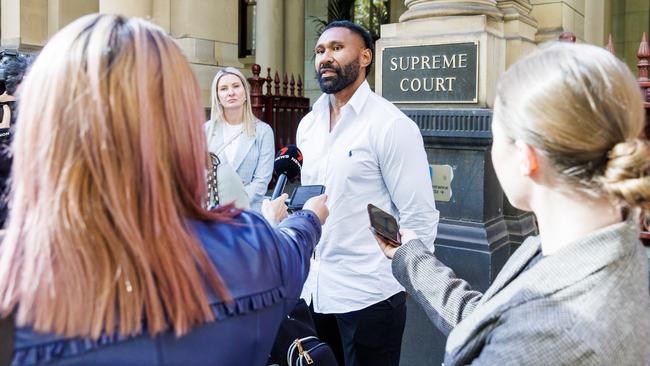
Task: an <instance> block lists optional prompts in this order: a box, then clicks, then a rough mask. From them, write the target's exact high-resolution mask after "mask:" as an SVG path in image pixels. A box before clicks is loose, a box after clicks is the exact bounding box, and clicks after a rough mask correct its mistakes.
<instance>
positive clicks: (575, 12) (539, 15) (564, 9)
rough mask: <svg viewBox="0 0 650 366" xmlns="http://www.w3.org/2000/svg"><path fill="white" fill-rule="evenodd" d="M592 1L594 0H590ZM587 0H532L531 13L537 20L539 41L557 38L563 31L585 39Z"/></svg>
mask: <svg viewBox="0 0 650 366" xmlns="http://www.w3.org/2000/svg"><path fill="white" fill-rule="evenodd" d="M589 1H592V0H589ZM585 2H586V1H585V0H531V1H530V3H531V5H532V6H533V10H532V11H531V15H532V17H533V18H535V19H536V20H537V23H538V31H537V35H536V37H535V41H536V42H537V43H542V42H546V41H551V40H556V39H558V36H559V35H560V33H562V32H572V33H573V34H575V35H576V37H577V38H578V40H579V41H583V42H584V41H585Z"/></svg>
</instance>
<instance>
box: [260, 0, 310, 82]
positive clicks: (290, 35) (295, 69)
mask: <svg viewBox="0 0 650 366" xmlns="http://www.w3.org/2000/svg"><path fill="white" fill-rule="evenodd" d="M260 2H261V1H260ZM260 2H258V4H259V3H260ZM258 6H259V5H258ZM284 13H285V22H284V34H285V35H286V36H285V42H284V66H285V71H286V73H287V75H289V78H291V74H293V75H294V77H295V78H296V82H298V75H300V77H301V78H304V77H305V72H304V68H305V64H304V62H305V59H304V58H303V56H304V53H305V0H285V3H284ZM257 14H258V16H260V15H259V14H260V13H259V12H258V13H257ZM258 37H259V36H258ZM257 44H258V45H259V42H258V43H257ZM256 52H257V51H256ZM257 60H258V62H259V58H258V59H257Z"/></svg>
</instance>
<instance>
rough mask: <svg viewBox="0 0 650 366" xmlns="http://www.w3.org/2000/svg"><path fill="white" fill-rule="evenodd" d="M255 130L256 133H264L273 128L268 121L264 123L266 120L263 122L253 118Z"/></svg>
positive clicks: (271, 130)
mask: <svg viewBox="0 0 650 366" xmlns="http://www.w3.org/2000/svg"><path fill="white" fill-rule="evenodd" d="M255 132H257V133H260V132H264V133H268V132H271V133H273V129H272V128H271V125H269V124H268V123H266V122H264V121H262V120H260V119H257V120H255Z"/></svg>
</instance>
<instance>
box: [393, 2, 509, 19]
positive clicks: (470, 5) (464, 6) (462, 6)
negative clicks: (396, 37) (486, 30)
mask: <svg viewBox="0 0 650 366" xmlns="http://www.w3.org/2000/svg"><path fill="white" fill-rule="evenodd" d="M404 5H406V6H407V7H408V10H407V11H406V12H405V13H404V14H402V16H401V17H400V18H399V21H400V22H406V21H409V20H415V19H428V18H432V17H442V16H453V15H487V16H493V17H496V18H500V17H501V12H499V9H497V6H496V5H497V2H496V0H460V1H449V0H406V1H404Z"/></svg>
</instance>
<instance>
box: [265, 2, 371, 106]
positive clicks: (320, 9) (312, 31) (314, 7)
mask: <svg viewBox="0 0 650 366" xmlns="http://www.w3.org/2000/svg"><path fill="white" fill-rule="evenodd" d="M305 14H310V15H312V16H314V17H317V18H318V19H321V20H323V21H327V2H326V1H321V0H305ZM304 21H305V41H304V42H305V48H304V50H305V51H304V52H305V53H304V62H305V68H304V70H305V75H304V80H303V83H304V94H305V97H306V98H309V100H310V104H313V103H314V102H315V101H316V99H318V97H319V96H320V95H321V94H322V92H321V90H320V87H319V86H318V81H317V80H316V71H315V68H314V47H315V46H316V41H317V40H318V26H317V25H316V23H315V22H314V21H313V20H312V19H311V18H310V19H307V18H305V20H304ZM373 67H374V66H373ZM262 71H263V72H262V74H264V72H265V70H264V69H263V70H262Z"/></svg>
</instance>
